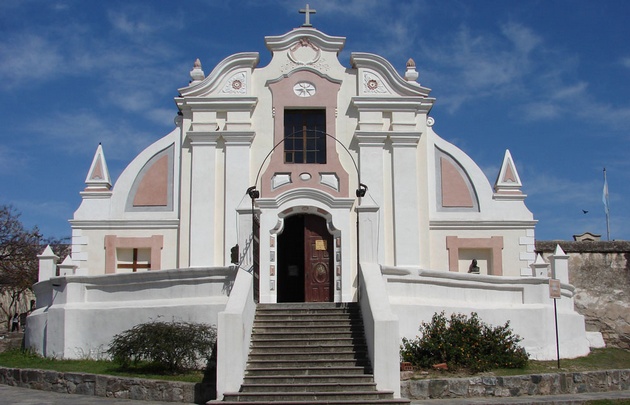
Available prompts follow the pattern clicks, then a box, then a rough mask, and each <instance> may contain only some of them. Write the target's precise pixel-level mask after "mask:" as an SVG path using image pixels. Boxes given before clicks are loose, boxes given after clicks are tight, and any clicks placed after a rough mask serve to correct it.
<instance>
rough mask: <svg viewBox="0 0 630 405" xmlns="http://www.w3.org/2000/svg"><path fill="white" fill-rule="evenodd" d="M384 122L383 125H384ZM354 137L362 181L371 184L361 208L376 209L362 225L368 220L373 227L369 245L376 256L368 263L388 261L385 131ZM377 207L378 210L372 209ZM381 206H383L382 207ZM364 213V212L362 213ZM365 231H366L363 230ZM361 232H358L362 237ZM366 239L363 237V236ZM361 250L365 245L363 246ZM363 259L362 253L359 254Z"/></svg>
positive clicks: (361, 133)
mask: <svg viewBox="0 0 630 405" xmlns="http://www.w3.org/2000/svg"><path fill="white" fill-rule="evenodd" d="M381 125H382V124H381ZM355 138H356V139H357V141H358V144H359V171H360V173H361V182H362V183H363V184H365V185H366V186H367V187H368V191H367V194H366V195H365V197H364V198H362V199H361V206H360V208H362V209H363V208H366V209H367V211H368V212H371V211H374V214H373V215H370V216H369V218H368V217H366V218H360V222H359V224H360V226H361V225H362V222H363V221H368V223H366V224H365V226H366V227H370V228H371V229H372V232H374V234H373V235H371V236H370V239H374V241H373V242H374V243H373V244H372V243H371V244H370V246H371V247H370V248H371V249H374V250H373V251H371V252H369V254H370V257H371V258H372V259H373V260H371V261H370V262H369V263H384V262H385V254H384V251H385V228H384V218H383V210H382V207H383V206H384V202H385V201H384V200H385V197H384V191H383V188H384V184H383V181H384V177H385V176H384V173H383V169H384V168H383V160H384V159H383V147H384V143H385V139H386V138H387V134H384V133H382V132H380V133H379V132H365V131H361V132H357V133H356V134H355ZM367 207H370V208H367ZM374 207H375V208H376V209H375V210H374V209H373V208H374ZM379 208H381V209H379ZM357 212H359V213H363V212H364V210H360V209H357ZM359 215H362V214H359ZM361 233H363V232H361ZM360 236H361V235H359V237H360ZM361 241H363V239H361ZM360 249H361V251H363V249H364V246H362V245H360ZM359 257H360V258H361V260H363V257H362V255H360V256H359Z"/></svg>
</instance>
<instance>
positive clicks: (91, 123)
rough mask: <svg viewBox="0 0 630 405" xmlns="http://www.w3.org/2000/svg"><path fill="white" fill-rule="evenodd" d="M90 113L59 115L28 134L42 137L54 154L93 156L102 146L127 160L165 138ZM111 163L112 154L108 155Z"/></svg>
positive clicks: (31, 128)
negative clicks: (98, 147)
mask: <svg viewBox="0 0 630 405" xmlns="http://www.w3.org/2000/svg"><path fill="white" fill-rule="evenodd" d="M107 117H109V116H105V115H97V114H95V113H93V112H91V111H87V110H84V111H75V112H73V113H72V114H70V113H57V114H54V115H51V116H48V117H42V118H40V119H39V120H38V121H36V122H33V123H29V124H27V125H26V126H25V128H24V129H25V130H27V131H31V132H34V133H36V134H39V135H40V138H38V139H39V141H40V142H42V144H44V145H46V147H48V148H50V149H51V152H52V153H63V154H64V155H73V154H79V155H88V156H89V155H91V154H92V153H94V150H96V145H98V144H99V142H100V143H102V144H103V146H104V147H105V146H108V145H109V147H110V148H111V149H112V150H115V151H116V153H115V154H113V155H112V156H115V158H116V159H122V160H126V159H129V158H131V157H133V156H135V154H136V153H138V152H139V151H140V150H142V149H143V148H145V147H146V146H148V145H149V144H151V142H153V141H155V140H156V139H158V138H159V137H161V136H163V135H165V134H149V133H147V132H146V131H145V130H139V129H137V128H135V127H134V126H132V125H130V124H129V123H127V122H125V121H123V120H118V121H112V120H111V119H108V118H107ZM107 158H108V160H109V159H110V156H109V154H108V155H107Z"/></svg>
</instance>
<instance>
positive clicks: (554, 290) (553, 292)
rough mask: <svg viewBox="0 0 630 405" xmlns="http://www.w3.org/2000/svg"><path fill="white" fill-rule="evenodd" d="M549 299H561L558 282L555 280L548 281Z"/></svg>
mask: <svg viewBox="0 0 630 405" xmlns="http://www.w3.org/2000/svg"><path fill="white" fill-rule="evenodd" d="M549 298H553V299H554V300H556V299H560V298H562V290H561V288H560V280H557V279H555V278H551V279H549Z"/></svg>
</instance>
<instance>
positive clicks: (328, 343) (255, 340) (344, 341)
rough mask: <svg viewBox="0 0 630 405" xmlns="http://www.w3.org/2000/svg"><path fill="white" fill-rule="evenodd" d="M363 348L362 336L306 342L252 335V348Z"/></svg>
mask: <svg viewBox="0 0 630 405" xmlns="http://www.w3.org/2000/svg"><path fill="white" fill-rule="evenodd" d="M355 345H359V346H363V347H365V339H364V338H363V337H362V336H358V337H354V338H353V337H349V338H334V339H329V338H320V339H317V340H305V339H303V336H302V337H301V338H293V339H286V338H285V339H279V338H277V337H273V336H271V337H269V336H264V337H263V336H256V335H252V348H259V347H289V346H291V347H292V348H293V347H340V346H342V347H347V346H351V347H352V346H355Z"/></svg>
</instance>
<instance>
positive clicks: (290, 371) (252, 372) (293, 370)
mask: <svg viewBox="0 0 630 405" xmlns="http://www.w3.org/2000/svg"><path fill="white" fill-rule="evenodd" d="M371 372H372V369H371V367H368V366H364V367H360V366H350V367H334V368H333V367H321V366H320V367H273V368H272V367H262V368H259V367H252V366H248V367H247V369H246V370H245V377H246V378H247V377H250V376H256V377H257V376H266V377H268V376H280V375H283V376H286V375H294V376H327V375H355V376H356V375H363V374H370V373H371Z"/></svg>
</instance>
